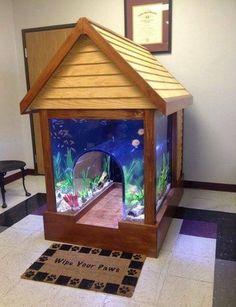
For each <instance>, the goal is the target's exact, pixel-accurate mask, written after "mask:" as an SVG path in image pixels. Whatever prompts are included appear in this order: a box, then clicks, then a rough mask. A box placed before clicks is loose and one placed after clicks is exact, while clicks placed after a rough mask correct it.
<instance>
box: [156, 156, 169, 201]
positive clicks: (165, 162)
mask: <svg viewBox="0 0 236 307" xmlns="http://www.w3.org/2000/svg"><path fill="white" fill-rule="evenodd" d="M168 175H169V153H167V154H163V156H162V166H161V171H160V175H159V178H158V182H157V193H158V194H159V195H160V196H162V194H163V193H164V192H165V190H166V188H167V184H168Z"/></svg>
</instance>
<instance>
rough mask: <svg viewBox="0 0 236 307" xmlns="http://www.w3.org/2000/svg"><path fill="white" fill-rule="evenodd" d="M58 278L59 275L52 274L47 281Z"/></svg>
mask: <svg viewBox="0 0 236 307" xmlns="http://www.w3.org/2000/svg"><path fill="white" fill-rule="evenodd" d="M56 279H57V276H56V275H54V274H50V275H48V276H47V278H46V281H55V280H56Z"/></svg>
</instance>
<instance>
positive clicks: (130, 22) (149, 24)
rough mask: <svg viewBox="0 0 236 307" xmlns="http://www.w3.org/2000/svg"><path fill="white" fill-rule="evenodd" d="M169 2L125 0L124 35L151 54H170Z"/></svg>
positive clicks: (163, 0)
mask: <svg viewBox="0 0 236 307" xmlns="http://www.w3.org/2000/svg"><path fill="white" fill-rule="evenodd" d="M171 6H172V3H171V0H125V35H126V37H128V38H130V39H132V40H133V41H134V42H136V43H138V44H141V45H144V46H145V47H146V48H148V49H149V50H150V51H151V52H152V53H160V52H171Z"/></svg>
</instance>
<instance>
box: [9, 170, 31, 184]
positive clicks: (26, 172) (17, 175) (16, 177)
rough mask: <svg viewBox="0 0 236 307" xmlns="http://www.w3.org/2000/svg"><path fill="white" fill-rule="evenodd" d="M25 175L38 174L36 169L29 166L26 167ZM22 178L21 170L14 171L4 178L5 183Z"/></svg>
mask: <svg viewBox="0 0 236 307" xmlns="http://www.w3.org/2000/svg"><path fill="white" fill-rule="evenodd" d="M25 175H36V171H35V169H31V168H27V169H25ZM20 178H21V171H19V172H17V173H14V174H12V175H9V176H7V177H5V178H4V185H6V184H8V183H11V182H13V181H15V180H18V179H20Z"/></svg>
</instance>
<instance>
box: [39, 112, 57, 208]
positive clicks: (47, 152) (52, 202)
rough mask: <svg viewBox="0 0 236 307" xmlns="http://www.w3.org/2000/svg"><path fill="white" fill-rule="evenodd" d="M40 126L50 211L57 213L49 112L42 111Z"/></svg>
mask: <svg viewBox="0 0 236 307" xmlns="http://www.w3.org/2000/svg"><path fill="white" fill-rule="evenodd" d="M40 126H41V135H42V144H43V157H44V168H45V180H46V191H47V203H48V211H54V212H56V211H57V209H56V198H55V188H54V175H53V160H52V151H51V142H50V127H49V123H48V112H47V110H41V111H40Z"/></svg>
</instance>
